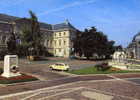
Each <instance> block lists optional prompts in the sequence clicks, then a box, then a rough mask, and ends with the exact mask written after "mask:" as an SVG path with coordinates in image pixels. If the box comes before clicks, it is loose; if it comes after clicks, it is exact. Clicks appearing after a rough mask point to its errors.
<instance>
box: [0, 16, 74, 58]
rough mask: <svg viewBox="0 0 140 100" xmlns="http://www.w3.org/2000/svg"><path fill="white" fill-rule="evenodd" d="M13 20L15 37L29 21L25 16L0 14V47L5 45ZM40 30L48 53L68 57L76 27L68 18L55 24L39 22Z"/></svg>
mask: <svg viewBox="0 0 140 100" xmlns="http://www.w3.org/2000/svg"><path fill="white" fill-rule="evenodd" d="M13 22H14V23H15V25H14V34H15V35H16V36H17V37H20V34H21V33H22V29H23V27H25V26H26V27H30V21H29V20H28V19H27V18H17V17H13V16H8V15H3V14H0V47H2V46H3V45H4V46H5V47H6V41H7V39H8V36H9V34H10V32H11V23H13ZM40 31H41V33H42V35H43V37H44V41H42V42H43V44H44V46H45V47H46V48H47V50H48V52H49V53H51V54H53V55H54V56H59V57H70V55H71V52H72V50H73V40H74V38H75V33H76V31H77V29H76V28H75V27H73V26H72V25H71V24H70V22H69V21H68V20H66V21H65V22H63V23H61V24H56V25H51V24H46V23H41V22H40ZM18 42H20V40H18Z"/></svg>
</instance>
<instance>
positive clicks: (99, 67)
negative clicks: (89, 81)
mask: <svg viewBox="0 0 140 100" xmlns="http://www.w3.org/2000/svg"><path fill="white" fill-rule="evenodd" d="M95 67H96V69H97V70H98V71H106V70H109V69H110V68H111V66H109V65H108V63H102V64H98V65H96V66H95Z"/></svg>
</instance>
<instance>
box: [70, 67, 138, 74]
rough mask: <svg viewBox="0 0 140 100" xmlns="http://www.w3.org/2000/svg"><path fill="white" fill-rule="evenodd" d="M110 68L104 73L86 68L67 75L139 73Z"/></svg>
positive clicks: (93, 68) (72, 71)
mask: <svg viewBox="0 0 140 100" xmlns="http://www.w3.org/2000/svg"><path fill="white" fill-rule="evenodd" d="M113 69H114V68H110V69H108V70H105V71H99V70H97V69H96V68H95V67H88V68H83V69H79V70H71V71H68V73H71V74H77V75H86V74H112V73H140V71H129V70H113Z"/></svg>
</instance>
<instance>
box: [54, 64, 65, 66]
mask: <svg viewBox="0 0 140 100" xmlns="http://www.w3.org/2000/svg"><path fill="white" fill-rule="evenodd" d="M55 65H57V66H64V64H55Z"/></svg>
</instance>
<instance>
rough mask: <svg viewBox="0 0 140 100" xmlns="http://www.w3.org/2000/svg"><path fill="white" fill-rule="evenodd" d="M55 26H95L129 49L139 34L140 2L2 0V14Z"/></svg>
mask: <svg viewBox="0 0 140 100" xmlns="http://www.w3.org/2000/svg"><path fill="white" fill-rule="evenodd" d="M29 10H32V11H33V12H35V13H36V15H37V16H38V18H39V20H40V21H42V22H46V23H50V24H56V23H61V22H63V21H64V20H65V19H68V20H69V21H70V22H71V23H72V24H73V25H74V26H75V27H76V28H78V29H80V30H83V29H84V28H89V27H91V26H95V27H96V28H97V29H98V30H100V31H103V32H104V33H105V34H106V35H108V38H109V39H110V40H115V41H116V44H122V45H123V46H127V45H128V43H129V42H130V41H131V40H132V38H133V36H134V35H135V34H136V33H137V32H139V31H140V0H0V13H5V14H9V15H13V16H19V17H29V14H28V11H29Z"/></svg>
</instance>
